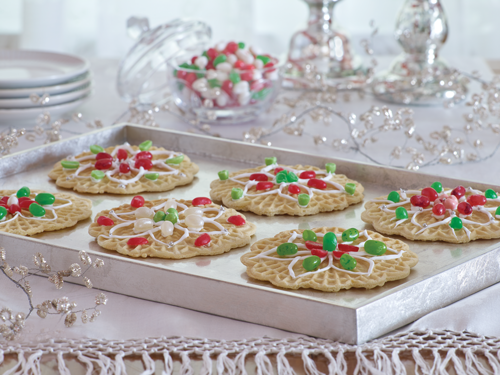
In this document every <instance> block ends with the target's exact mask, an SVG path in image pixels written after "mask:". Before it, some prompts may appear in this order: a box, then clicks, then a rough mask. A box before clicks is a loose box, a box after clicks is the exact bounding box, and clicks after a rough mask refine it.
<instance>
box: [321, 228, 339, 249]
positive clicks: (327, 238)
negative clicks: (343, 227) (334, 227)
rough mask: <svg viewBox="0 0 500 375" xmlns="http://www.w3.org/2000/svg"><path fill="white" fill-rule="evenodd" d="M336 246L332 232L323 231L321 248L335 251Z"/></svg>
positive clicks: (335, 237)
mask: <svg viewBox="0 0 500 375" xmlns="http://www.w3.org/2000/svg"><path fill="white" fill-rule="evenodd" d="M336 248H337V236H336V235H335V233H333V232H328V233H325V235H324V236H323V250H326V251H335V249H336Z"/></svg>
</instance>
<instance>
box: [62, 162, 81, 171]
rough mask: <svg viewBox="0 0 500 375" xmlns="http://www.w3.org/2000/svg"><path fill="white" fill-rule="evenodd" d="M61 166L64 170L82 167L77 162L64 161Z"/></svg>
mask: <svg viewBox="0 0 500 375" xmlns="http://www.w3.org/2000/svg"><path fill="white" fill-rule="evenodd" d="M61 165H62V167H63V168H64V169H77V168H78V167H79V166H80V163H79V162H77V161H71V160H63V161H62V162H61Z"/></svg>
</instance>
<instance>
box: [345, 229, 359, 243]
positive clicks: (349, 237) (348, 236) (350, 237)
mask: <svg viewBox="0 0 500 375" xmlns="http://www.w3.org/2000/svg"><path fill="white" fill-rule="evenodd" d="M358 237H359V230H357V229H356V228H350V229H347V230H345V231H343V232H342V241H343V242H352V241H356V240H357V239H358Z"/></svg>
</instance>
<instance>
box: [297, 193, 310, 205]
mask: <svg viewBox="0 0 500 375" xmlns="http://www.w3.org/2000/svg"><path fill="white" fill-rule="evenodd" d="M310 199H311V197H310V196H309V195H308V194H299V195H298V196H297V200H298V201H299V206H303V207H305V206H307V205H308V204H309V200H310Z"/></svg>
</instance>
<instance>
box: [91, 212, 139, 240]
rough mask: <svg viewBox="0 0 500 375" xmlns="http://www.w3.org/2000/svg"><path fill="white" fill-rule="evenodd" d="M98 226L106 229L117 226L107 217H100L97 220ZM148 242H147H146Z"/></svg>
mask: <svg viewBox="0 0 500 375" xmlns="http://www.w3.org/2000/svg"><path fill="white" fill-rule="evenodd" d="M97 224H99V225H103V226H105V227H110V226H112V225H115V222H114V221H113V220H111V219H110V218H109V217H107V216H99V217H98V218H97ZM146 241H147V240H146Z"/></svg>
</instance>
